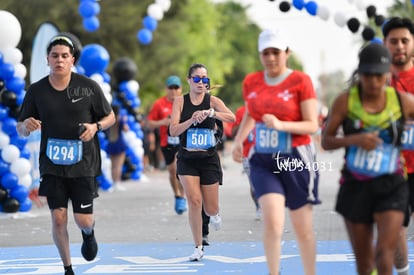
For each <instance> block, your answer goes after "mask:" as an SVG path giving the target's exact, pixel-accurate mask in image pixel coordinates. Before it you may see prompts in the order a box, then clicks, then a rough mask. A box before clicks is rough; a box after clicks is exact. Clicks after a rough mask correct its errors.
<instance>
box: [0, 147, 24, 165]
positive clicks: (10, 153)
mask: <svg viewBox="0 0 414 275" xmlns="http://www.w3.org/2000/svg"><path fill="white" fill-rule="evenodd" d="M19 157H20V151H19V148H17V146H15V145H13V144H9V145H6V146H4V148H3V150H1V158H2V159H3V160H4V161H5V162H7V163H12V162H13V161H15V160H16V159H18V158H19Z"/></svg>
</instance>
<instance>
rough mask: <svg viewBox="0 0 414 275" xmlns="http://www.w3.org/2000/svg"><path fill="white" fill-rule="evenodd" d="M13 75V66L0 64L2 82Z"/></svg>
mask: <svg viewBox="0 0 414 275" xmlns="http://www.w3.org/2000/svg"><path fill="white" fill-rule="evenodd" d="M13 75H14V66H13V64H10V63H2V64H0V78H1V79H3V80H6V81H7V80H9V79H12V78H13Z"/></svg>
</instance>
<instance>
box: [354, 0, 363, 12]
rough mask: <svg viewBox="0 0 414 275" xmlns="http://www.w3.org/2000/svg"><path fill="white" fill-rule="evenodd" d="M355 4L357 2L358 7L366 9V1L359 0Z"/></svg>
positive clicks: (361, 9)
mask: <svg viewBox="0 0 414 275" xmlns="http://www.w3.org/2000/svg"><path fill="white" fill-rule="evenodd" d="M355 4H356V7H357V9H359V10H360V11H363V10H365V3H364V1H362V0H358V1H357V2H356V3H355Z"/></svg>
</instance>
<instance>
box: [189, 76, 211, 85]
mask: <svg viewBox="0 0 414 275" xmlns="http://www.w3.org/2000/svg"><path fill="white" fill-rule="evenodd" d="M191 78H192V79H193V81H194V83H199V82H200V80H201V81H202V82H203V83H204V84H207V83H208V82H209V81H210V78H208V77H199V76H192V77H191Z"/></svg>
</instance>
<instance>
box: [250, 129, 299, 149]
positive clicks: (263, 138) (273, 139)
mask: <svg viewBox="0 0 414 275" xmlns="http://www.w3.org/2000/svg"><path fill="white" fill-rule="evenodd" d="M255 148H256V152H258V153H263V154H273V153H277V152H281V153H289V152H290V151H291V150H292V136H291V134H290V133H286V132H282V131H277V130H275V129H270V128H267V127H266V126H265V125H264V124H263V123H257V124H256V145H255Z"/></svg>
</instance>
